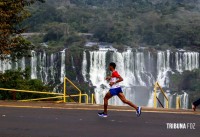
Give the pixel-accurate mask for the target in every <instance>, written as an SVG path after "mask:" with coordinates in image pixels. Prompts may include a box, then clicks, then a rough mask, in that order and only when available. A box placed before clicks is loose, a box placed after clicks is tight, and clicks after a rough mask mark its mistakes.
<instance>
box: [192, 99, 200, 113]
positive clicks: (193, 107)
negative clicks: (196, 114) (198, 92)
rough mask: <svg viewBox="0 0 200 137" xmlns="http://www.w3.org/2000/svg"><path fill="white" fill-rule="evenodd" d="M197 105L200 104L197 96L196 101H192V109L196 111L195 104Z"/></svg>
mask: <svg viewBox="0 0 200 137" xmlns="http://www.w3.org/2000/svg"><path fill="white" fill-rule="evenodd" d="M199 105H200V98H199V99H198V100H197V101H195V102H193V103H192V109H193V110H194V111H196V108H197V106H199Z"/></svg>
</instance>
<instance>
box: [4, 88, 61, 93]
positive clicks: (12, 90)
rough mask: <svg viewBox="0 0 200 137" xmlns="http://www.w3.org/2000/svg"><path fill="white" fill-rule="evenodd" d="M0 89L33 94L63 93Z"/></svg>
mask: <svg viewBox="0 0 200 137" xmlns="http://www.w3.org/2000/svg"><path fill="white" fill-rule="evenodd" d="M0 90H4V91H12V92H25V93H35V94H48V95H63V94H61V93H54V92H42V91H30V90H19V89H7V88H0Z"/></svg>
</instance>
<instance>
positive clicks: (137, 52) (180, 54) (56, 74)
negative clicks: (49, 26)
mask: <svg viewBox="0 0 200 137" xmlns="http://www.w3.org/2000/svg"><path fill="white" fill-rule="evenodd" d="M31 54H32V57H31V58H22V59H21V60H19V61H18V62H10V61H0V71H2V72H4V71H5V70H8V69H17V68H21V69H25V68H26V67H30V69H31V77H32V78H33V79H36V78H38V79H41V80H42V81H43V82H44V83H45V84H48V85H51V86H53V87H54V91H56V92H62V90H63V89H62V84H63V78H64V77H65V76H68V77H69V78H70V79H72V80H74V81H77V82H79V83H83V82H84V83H89V84H90V86H91V85H92V86H94V87H95V89H94V90H95V96H96V101H97V103H98V104H102V103H103V96H104V95H105V93H106V92H107V91H108V90H109V85H108V83H107V82H106V81H105V80H104V79H105V77H106V75H109V71H108V70H107V67H108V64H109V62H111V61H113V62H116V64H117V70H118V71H119V73H120V74H121V76H122V77H123V78H124V82H122V83H121V85H122V87H123V91H124V94H125V95H126V97H127V98H128V99H129V100H130V101H133V102H134V103H136V104H138V105H143V106H152V105H153V98H152V97H153V96H152V91H153V84H154V83H155V82H156V81H158V82H159V84H160V85H161V86H162V87H164V88H165V89H166V90H168V93H167V95H168V96H169V99H170V107H175V99H176V96H177V94H174V95H171V94H170V89H168V88H169V84H170V79H169V76H170V74H173V73H182V72H184V71H186V70H189V71H191V70H194V69H198V68H199V63H200V58H199V53H198V52H192V51H183V50H179V51H178V50H177V51H170V50H166V51H156V50H154V51H149V50H146V49H128V50H126V51H124V52H117V51H106V50H103V51H102V50H101V51H83V52H82V51H79V52H72V51H68V49H64V50H62V51H60V52H56V53H46V52H45V51H40V52H36V51H32V52H31ZM158 97H159V98H160V100H161V101H162V100H163V96H162V95H161V94H159V93H158ZM188 98H189V97H188V94H187V93H183V94H182V95H181V101H182V107H183V108H187V107H188ZM163 102H164V100H163ZM110 104H113V105H123V104H122V103H121V101H119V99H117V98H113V99H111V100H110Z"/></svg>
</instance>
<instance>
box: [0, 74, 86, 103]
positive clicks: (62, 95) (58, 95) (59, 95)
mask: <svg viewBox="0 0 200 137" xmlns="http://www.w3.org/2000/svg"><path fill="white" fill-rule="evenodd" d="M67 81H68V82H69V83H70V84H71V85H72V86H73V87H74V88H75V89H76V90H78V91H79V94H73V95H67V89H66V82H67ZM0 91H10V92H13V93H16V92H22V93H33V94H46V95H54V96H53V97H44V98H35V99H25V100H19V101H24V102H26V101H39V100H50V99H59V98H60V99H61V101H62V102H67V98H72V97H78V98H79V101H78V103H82V97H85V103H86V104H88V103H89V102H88V100H89V97H88V95H87V94H82V91H81V90H80V89H79V88H78V87H77V86H76V85H75V84H74V83H73V82H72V81H71V80H69V79H68V78H67V77H65V78H64V93H55V92H42V91H30V90H19V89H7V88H0Z"/></svg>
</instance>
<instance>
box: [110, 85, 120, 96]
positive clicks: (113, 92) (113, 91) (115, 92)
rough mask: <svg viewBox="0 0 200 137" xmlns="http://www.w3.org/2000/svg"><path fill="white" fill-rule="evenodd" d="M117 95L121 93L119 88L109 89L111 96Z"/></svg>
mask: <svg viewBox="0 0 200 137" xmlns="http://www.w3.org/2000/svg"><path fill="white" fill-rule="evenodd" d="M119 93H123V92H122V88H121V87H119V88H114V89H110V94H111V95H112V96H115V95H118V94H119Z"/></svg>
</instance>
